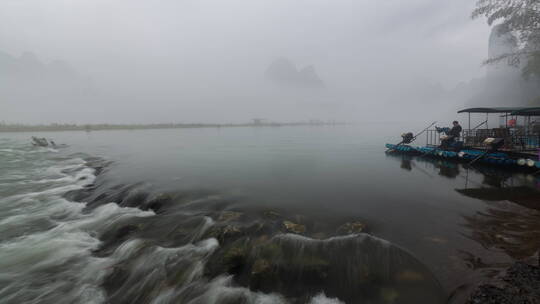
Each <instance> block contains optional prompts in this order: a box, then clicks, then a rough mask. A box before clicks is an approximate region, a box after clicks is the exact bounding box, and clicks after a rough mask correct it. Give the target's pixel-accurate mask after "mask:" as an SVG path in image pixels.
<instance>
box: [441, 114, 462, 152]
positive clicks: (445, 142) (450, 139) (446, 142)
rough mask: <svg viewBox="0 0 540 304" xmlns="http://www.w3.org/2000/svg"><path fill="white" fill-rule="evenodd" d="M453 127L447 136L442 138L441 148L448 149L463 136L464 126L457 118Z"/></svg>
mask: <svg viewBox="0 0 540 304" xmlns="http://www.w3.org/2000/svg"><path fill="white" fill-rule="evenodd" d="M452 125H453V127H452V129H450V131H448V132H447V133H446V135H447V136H446V138H444V139H441V148H443V149H448V148H449V147H450V146H451V145H452V144H453V143H454V142H455V141H456V140H458V139H459V137H460V136H461V131H462V130H463V128H461V126H460V125H459V122H457V120H454V121H453V122H452Z"/></svg>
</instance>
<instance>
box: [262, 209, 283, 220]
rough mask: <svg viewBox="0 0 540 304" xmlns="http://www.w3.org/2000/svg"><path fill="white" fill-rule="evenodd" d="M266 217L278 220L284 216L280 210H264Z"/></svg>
mask: <svg viewBox="0 0 540 304" xmlns="http://www.w3.org/2000/svg"><path fill="white" fill-rule="evenodd" d="M264 217H266V218H269V219H272V220H277V219H280V218H282V216H281V214H279V213H278V212H276V211H273V210H267V211H265V212H264Z"/></svg>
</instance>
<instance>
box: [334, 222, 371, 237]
mask: <svg viewBox="0 0 540 304" xmlns="http://www.w3.org/2000/svg"><path fill="white" fill-rule="evenodd" d="M365 230H366V225H365V224H364V223H361V222H348V223H345V224H343V225H341V226H340V227H339V228H338V229H337V233H338V234H341V235H347V234H357V233H362V232H365Z"/></svg>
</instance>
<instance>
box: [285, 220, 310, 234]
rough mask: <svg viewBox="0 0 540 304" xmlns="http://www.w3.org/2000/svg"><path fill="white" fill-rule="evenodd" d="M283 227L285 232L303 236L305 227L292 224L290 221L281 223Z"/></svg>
mask: <svg viewBox="0 0 540 304" xmlns="http://www.w3.org/2000/svg"><path fill="white" fill-rule="evenodd" d="M283 227H284V228H285V230H287V232H292V233H296V234H303V233H305V232H306V226H304V225H300V224H296V223H293V222H291V221H283Z"/></svg>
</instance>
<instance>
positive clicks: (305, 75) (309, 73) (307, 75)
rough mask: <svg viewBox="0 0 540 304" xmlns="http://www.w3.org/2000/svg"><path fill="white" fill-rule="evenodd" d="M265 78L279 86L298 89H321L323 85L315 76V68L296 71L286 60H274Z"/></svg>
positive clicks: (317, 76) (308, 67)
mask: <svg viewBox="0 0 540 304" xmlns="http://www.w3.org/2000/svg"><path fill="white" fill-rule="evenodd" d="M265 75H266V78H267V79H268V80H270V81H271V82H273V83H275V84H277V85H280V86H289V87H300V88H321V87H324V83H323V81H322V80H321V78H320V77H319V75H317V72H316V71H315V67H313V66H306V67H304V68H302V69H297V68H296V66H295V65H294V64H293V63H292V62H291V61H290V60H289V59H287V58H283V57H281V58H278V59H276V60H274V61H273V62H272V63H271V64H270V66H269V67H268V69H267V70H266V73H265Z"/></svg>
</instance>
